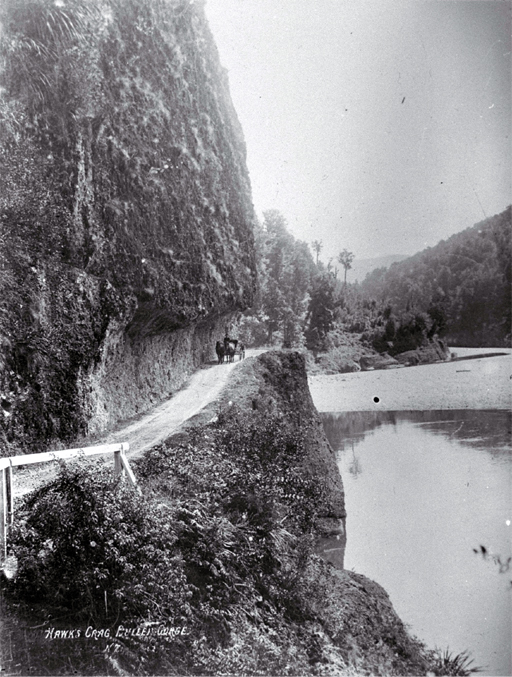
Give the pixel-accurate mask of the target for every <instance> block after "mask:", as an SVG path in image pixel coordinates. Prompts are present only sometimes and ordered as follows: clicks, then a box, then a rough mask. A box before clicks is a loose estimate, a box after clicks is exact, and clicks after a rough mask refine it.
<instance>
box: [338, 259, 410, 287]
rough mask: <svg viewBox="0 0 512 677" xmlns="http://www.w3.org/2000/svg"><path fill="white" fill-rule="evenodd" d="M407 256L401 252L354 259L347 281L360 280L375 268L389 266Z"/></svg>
mask: <svg viewBox="0 0 512 677" xmlns="http://www.w3.org/2000/svg"><path fill="white" fill-rule="evenodd" d="M407 258H409V257H408V256H405V255H403V254H390V255H389V256H377V257H376V258H374V259H354V262H353V263H352V268H351V269H350V270H349V271H348V274H347V282H362V281H363V280H364V278H365V277H366V276H367V275H368V273H371V272H372V270H375V269H376V268H389V266H390V265H391V264H392V263H397V262H398V261H403V260H404V259H407Z"/></svg>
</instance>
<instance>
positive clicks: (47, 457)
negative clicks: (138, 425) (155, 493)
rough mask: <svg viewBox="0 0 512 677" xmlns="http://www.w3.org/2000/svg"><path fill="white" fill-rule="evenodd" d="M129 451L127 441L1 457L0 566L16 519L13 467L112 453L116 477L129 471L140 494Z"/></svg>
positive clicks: (128, 474)
mask: <svg viewBox="0 0 512 677" xmlns="http://www.w3.org/2000/svg"><path fill="white" fill-rule="evenodd" d="M129 448H130V447H129V445H128V443H127V442H122V443H120V444H103V445H101V446H98V447H83V448H81V449H64V450H63V451H47V452H44V453H41V454H26V455H25V456H9V457H7V458H0V563H1V562H3V561H5V559H6V557H7V532H8V527H9V526H10V525H11V524H12V523H13V519H14V507H13V506H14V501H13V497H14V496H13V472H12V469H13V468H15V467H17V466H21V465H33V464H34V463H48V462H49V461H58V460H66V459H73V458H84V457H85V456H98V455H100V454H112V453H113V454H114V475H120V474H121V473H125V472H126V475H127V476H128V479H129V480H130V482H131V483H132V484H133V486H134V487H136V489H137V490H138V491H139V492H140V488H139V486H138V485H137V480H136V479H135V475H134V474H133V471H132V469H131V468H130V464H129V463H128V459H127V458H126V452H127V451H128V449H129Z"/></svg>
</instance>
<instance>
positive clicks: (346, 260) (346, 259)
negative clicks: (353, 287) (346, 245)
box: [338, 249, 355, 287]
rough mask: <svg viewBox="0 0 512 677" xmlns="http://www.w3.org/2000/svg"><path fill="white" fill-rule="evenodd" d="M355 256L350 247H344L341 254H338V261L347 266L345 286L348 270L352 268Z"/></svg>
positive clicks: (344, 266)
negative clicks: (349, 249)
mask: <svg viewBox="0 0 512 677" xmlns="http://www.w3.org/2000/svg"><path fill="white" fill-rule="evenodd" d="M354 258H355V257H354V254H353V253H352V252H349V251H348V249H344V250H343V251H342V252H341V254H338V261H339V263H341V265H342V266H343V268H345V287H346V286H347V272H348V271H349V270H350V268H352V261H353V260H354Z"/></svg>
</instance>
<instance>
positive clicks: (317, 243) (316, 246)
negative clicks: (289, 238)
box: [311, 240, 324, 266]
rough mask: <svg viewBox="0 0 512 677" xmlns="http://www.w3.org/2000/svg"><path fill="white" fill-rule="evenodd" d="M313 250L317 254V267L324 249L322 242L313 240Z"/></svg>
mask: <svg viewBox="0 0 512 677" xmlns="http://www.w3.org/2000/svg"><path fill="white" fill-rule="evenodd" d="M311 248H312V249H313V251H314V252H316V265H317V266H318V257H319V255H320V252H321V251H322V249H323V248H324V246H323V244H322V240H313V242H312V243H311Z"/></svg>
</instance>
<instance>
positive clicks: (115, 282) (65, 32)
mask: <svg viewBox="0 0 512 677" xmlns="http://www.w3.org/2000/svg"><path fill="white" fill-rule="evenodd" d="M0 19H1V21H2V35H1V42H0V49H1V56H2V59H3V71H2V73H1V86H2V88H3V89H2V97H1V99H0V183H1V185H2V193H1V195H0V210H1V214H0V266H1V270H2V275H1V279H0V285H1V286H0V290H1V293H0V340H1V347H2V355H1V358H0V395H1V401H0V404H1V407H2V412H3V416H0V419H1V420H0V426H1V429H2V435H1V440H2V441H1V445H2V447H6V446H8V445H9V447H10V450H11V452H12V449H13V447H16V446H20V447H28V446H30V448H31V450H34V449H35V448H38V447H39V448H43V447H45V446H46V445H47V444H48V443H50V441H52V442H53V441H54V440H56V439H59V440H64V441H70V440H72V439H73V438H76V436H78V435H84V434H87V433H91V432H95V431H100V430H103V429H106V428H109V427H111V426H112V425H113V424H115V422H116V421H117V420H119V419H126V418H128V417H130V416H133V415H134V414H137V413H139V412H141V411H144V410H146V409H147V408H148V407H150V406H151V405H153V404H154V403H155V402H158V401H160V400H162V399H163V398H165V397H166V396H168V395H169V394H170V393H171V392H174V391H175V390H176V389H177V388H179V387H180V386H181V385H182V383H183V382H184V381H185V379H186V377H187V376H188V375H189V374H190V373H191V372H192V371H193V370H194V369H195V368H197V366H198V364H199V363H200V362H201V361H203V360H205V359H207V358H208V357H210V356H212V351H213V346H214V345H215V340H216V339H218V338H220V337H221V336H222V335H223V334H224V328H225V325H226V324H228V323H229V320H230V318H231V317H232V315H233V313H235V312H237V311H239V310H242V309H244V308H246V307H247V306H248V305H249V304H250V302H251V299H252V294H253V289H254V284H255V262H254V244H253V230H252V228H253V223H254V218H255V217H254V211H253V206H252V201H251V194H250V184H249V178H248V173H247V169H246V163H245V145H244V140H243V135H242V131H241V128H240V125H239V122H238V120H237V117H236V114H235V111H234V109H233V106H232V103H231V99H230V95H229V91H228V83H227V76H226V73H225V71H224V69H223V68H222V67H221V66H220V64H219V59H218V54H217V50H216V47H215V45H214V43H213V39H212V36H211V34H210V31H209V29H208V26H207V24H206V20H205V17H204V13H203V8H202V6H201V4H200V3H190V2H184V1H182V0H172V1H169V2H165V3H158V2H152V1H150V0H122V1H121V0H109V2H103V0H94V1H93V2H85V0H84V1H83V2H82V0H76V2H72V3H47V2H45V1H44V0H37V1H36V2H29V1H28V0H22V1H21V2H19V1H18V0H16V1H15V0H6V2H4V3H3V4H2V12H1V16H0ZM0 413H1V412H0Z"/></svg>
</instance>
